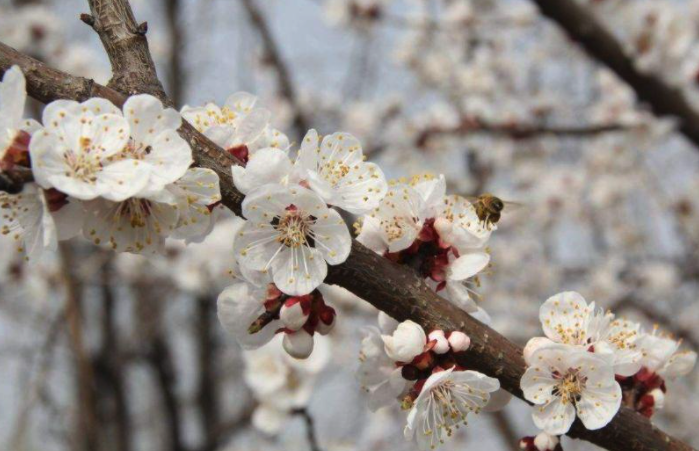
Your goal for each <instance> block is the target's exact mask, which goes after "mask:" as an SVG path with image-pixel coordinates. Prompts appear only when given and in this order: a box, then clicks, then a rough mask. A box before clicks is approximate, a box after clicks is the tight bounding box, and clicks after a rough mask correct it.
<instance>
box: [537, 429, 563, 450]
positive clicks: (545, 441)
mask: <svg viewBox="0 0 699 451" xmlns="http://www.w3.org/2000/svg"><path fill="white" fill-rule="evenodd" d="M534 446H536V449H538V450H539V451H554V450H555V449H556V446H558V437H556V436H555V435H550V434H547V433H546V432H542V433H541V434H539V435H537V436H536V437H535V438H534Z"/></svg>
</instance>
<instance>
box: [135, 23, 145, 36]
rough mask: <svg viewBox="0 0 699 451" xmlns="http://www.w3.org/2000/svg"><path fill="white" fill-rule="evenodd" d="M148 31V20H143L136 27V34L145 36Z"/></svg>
mask: <svg viewBox="0 0 699 451" xmlns="http://www.w3.org/2000/svg"><path fill="white" fill-rule="evenodd" d="M146 33H148V22H142V23H141V24H140V25H139V26H138V28H137V29H136V34H138V35H141V36H145V35H146Z"/></svg>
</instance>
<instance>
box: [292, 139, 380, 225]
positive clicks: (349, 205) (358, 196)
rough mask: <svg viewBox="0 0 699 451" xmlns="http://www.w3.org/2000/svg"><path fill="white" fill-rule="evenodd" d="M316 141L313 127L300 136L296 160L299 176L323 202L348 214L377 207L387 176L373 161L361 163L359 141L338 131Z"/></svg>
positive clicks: (364, 211)
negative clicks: (300, 141)
mask: <svg viewBox="0 0 699 451" xmlns="http://www.w3.org/2000/svg"><path fill="white" fill-rule="evenodd" d="M318 141H319V138H318V133H317V132H316V131H315V130H310V131H309V132H308V133H307V134H306V136H305V137H304V138H303V142H302V144H301V148H300V150H299V153H298V157H297V159H296V163H295V165H296V167H297V170H298V171H299V175H298V177H300V178H301V179H302V180H305V181H306V182H307V183H308V185H309V187H310V188H311V189H312V190H313V191H315V192H316V193H318V195H320V197H322V198H323V200H324V201H325V202H327V203H328V204H330V205H334V206H337V207H339V208H342V209H343V210H347V211H349V212H350V213H355V214H362V213H366V212H368V211H370V210H372V209H374V208H376V207H378V206H379V202H380V201H381V199H382V198H383V197H384V196H385V195H386V190H387V183H386V179H385V177H384V175H383V172H382V171H381V169H380V168H379V167H378V166H377V165H376V164H374V163H366V162H364V154H363V152H362V146H361V144H360V142H359V140H358V139H357V138H355V137H354V136H352V135H350V134H348V133H341V132H340V133H333V134H332V135H329V136H326V137H324V138H323V141H322V142H321V143H320V144H319V143H318Z"/></svg>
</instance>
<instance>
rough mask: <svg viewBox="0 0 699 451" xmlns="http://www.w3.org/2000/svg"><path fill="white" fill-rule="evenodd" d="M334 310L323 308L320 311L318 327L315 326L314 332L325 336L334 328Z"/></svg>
mask: <svg viewBox="0 0 699 451" xmlns="http://www.w3.org/2000/svg"><path fill="white" fill-rule="evenodd" d="M336 316H337V314H336V313H335V309H334V308H332V307H328V306H325V307H323V308H322V309H321V310H320V313H319V314H318V320H319V321H318V325H317V326H316V332H318V333H319V334H321V335H327V334H329V333H330V331H331V330H333V327H335V317H336Z"/></svg>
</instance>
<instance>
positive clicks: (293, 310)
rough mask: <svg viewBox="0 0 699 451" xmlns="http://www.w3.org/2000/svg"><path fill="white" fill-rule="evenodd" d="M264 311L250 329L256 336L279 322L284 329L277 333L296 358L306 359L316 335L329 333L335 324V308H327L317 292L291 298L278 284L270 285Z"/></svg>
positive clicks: (249, 331) (286, 348)
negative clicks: (268, 326)
mask: <svg viewBox="0 0 699 451" xmlns="http://www.w3.org/2000/svg"><path fill="white" fill-rule="evenodd" d="M264 307H265V312H264V313H263V314H262V315H260V316H259V317H258V318H257V319H256V320H255V321H254V322H253V323H252V324H251V325H250V327H249V328H248V333H250V334H255V333H257V332H259V331H260V330H262V328H264V327H265V326H266V325H267V324H269V323H271V322H272V321H274V320H280V321H281V324H282V326H283V327H281V328H279V329H278V330H277V333H283V334H284V341H283V346H284V349H285V350H286V352H288V353H289V355H291V356H292V357H295V358H297V359H305V358H307V357H308V356H309V355H311V352H312V351H313V335H314V334H315V333H316V332H317V333H319V334H321V335H326V334H328V333H330V331H331V330H332V328H333V326H334V325H335V316H336V313H335V309H333V308H332V307H330V306H328V305H327V304H326V303H325V301H324V299H323V295H322V294H321V293H320V291H318V290H314V291H313V292H311V293H310V294H307V295H303V296H288V295H286V294H284V293H282V292H281V291H280V290H279V289H278V288H277V287H276V285H274V284H273V283H270V284H269V285H267V298H266V300H265V303H264Z"/></svg>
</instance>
